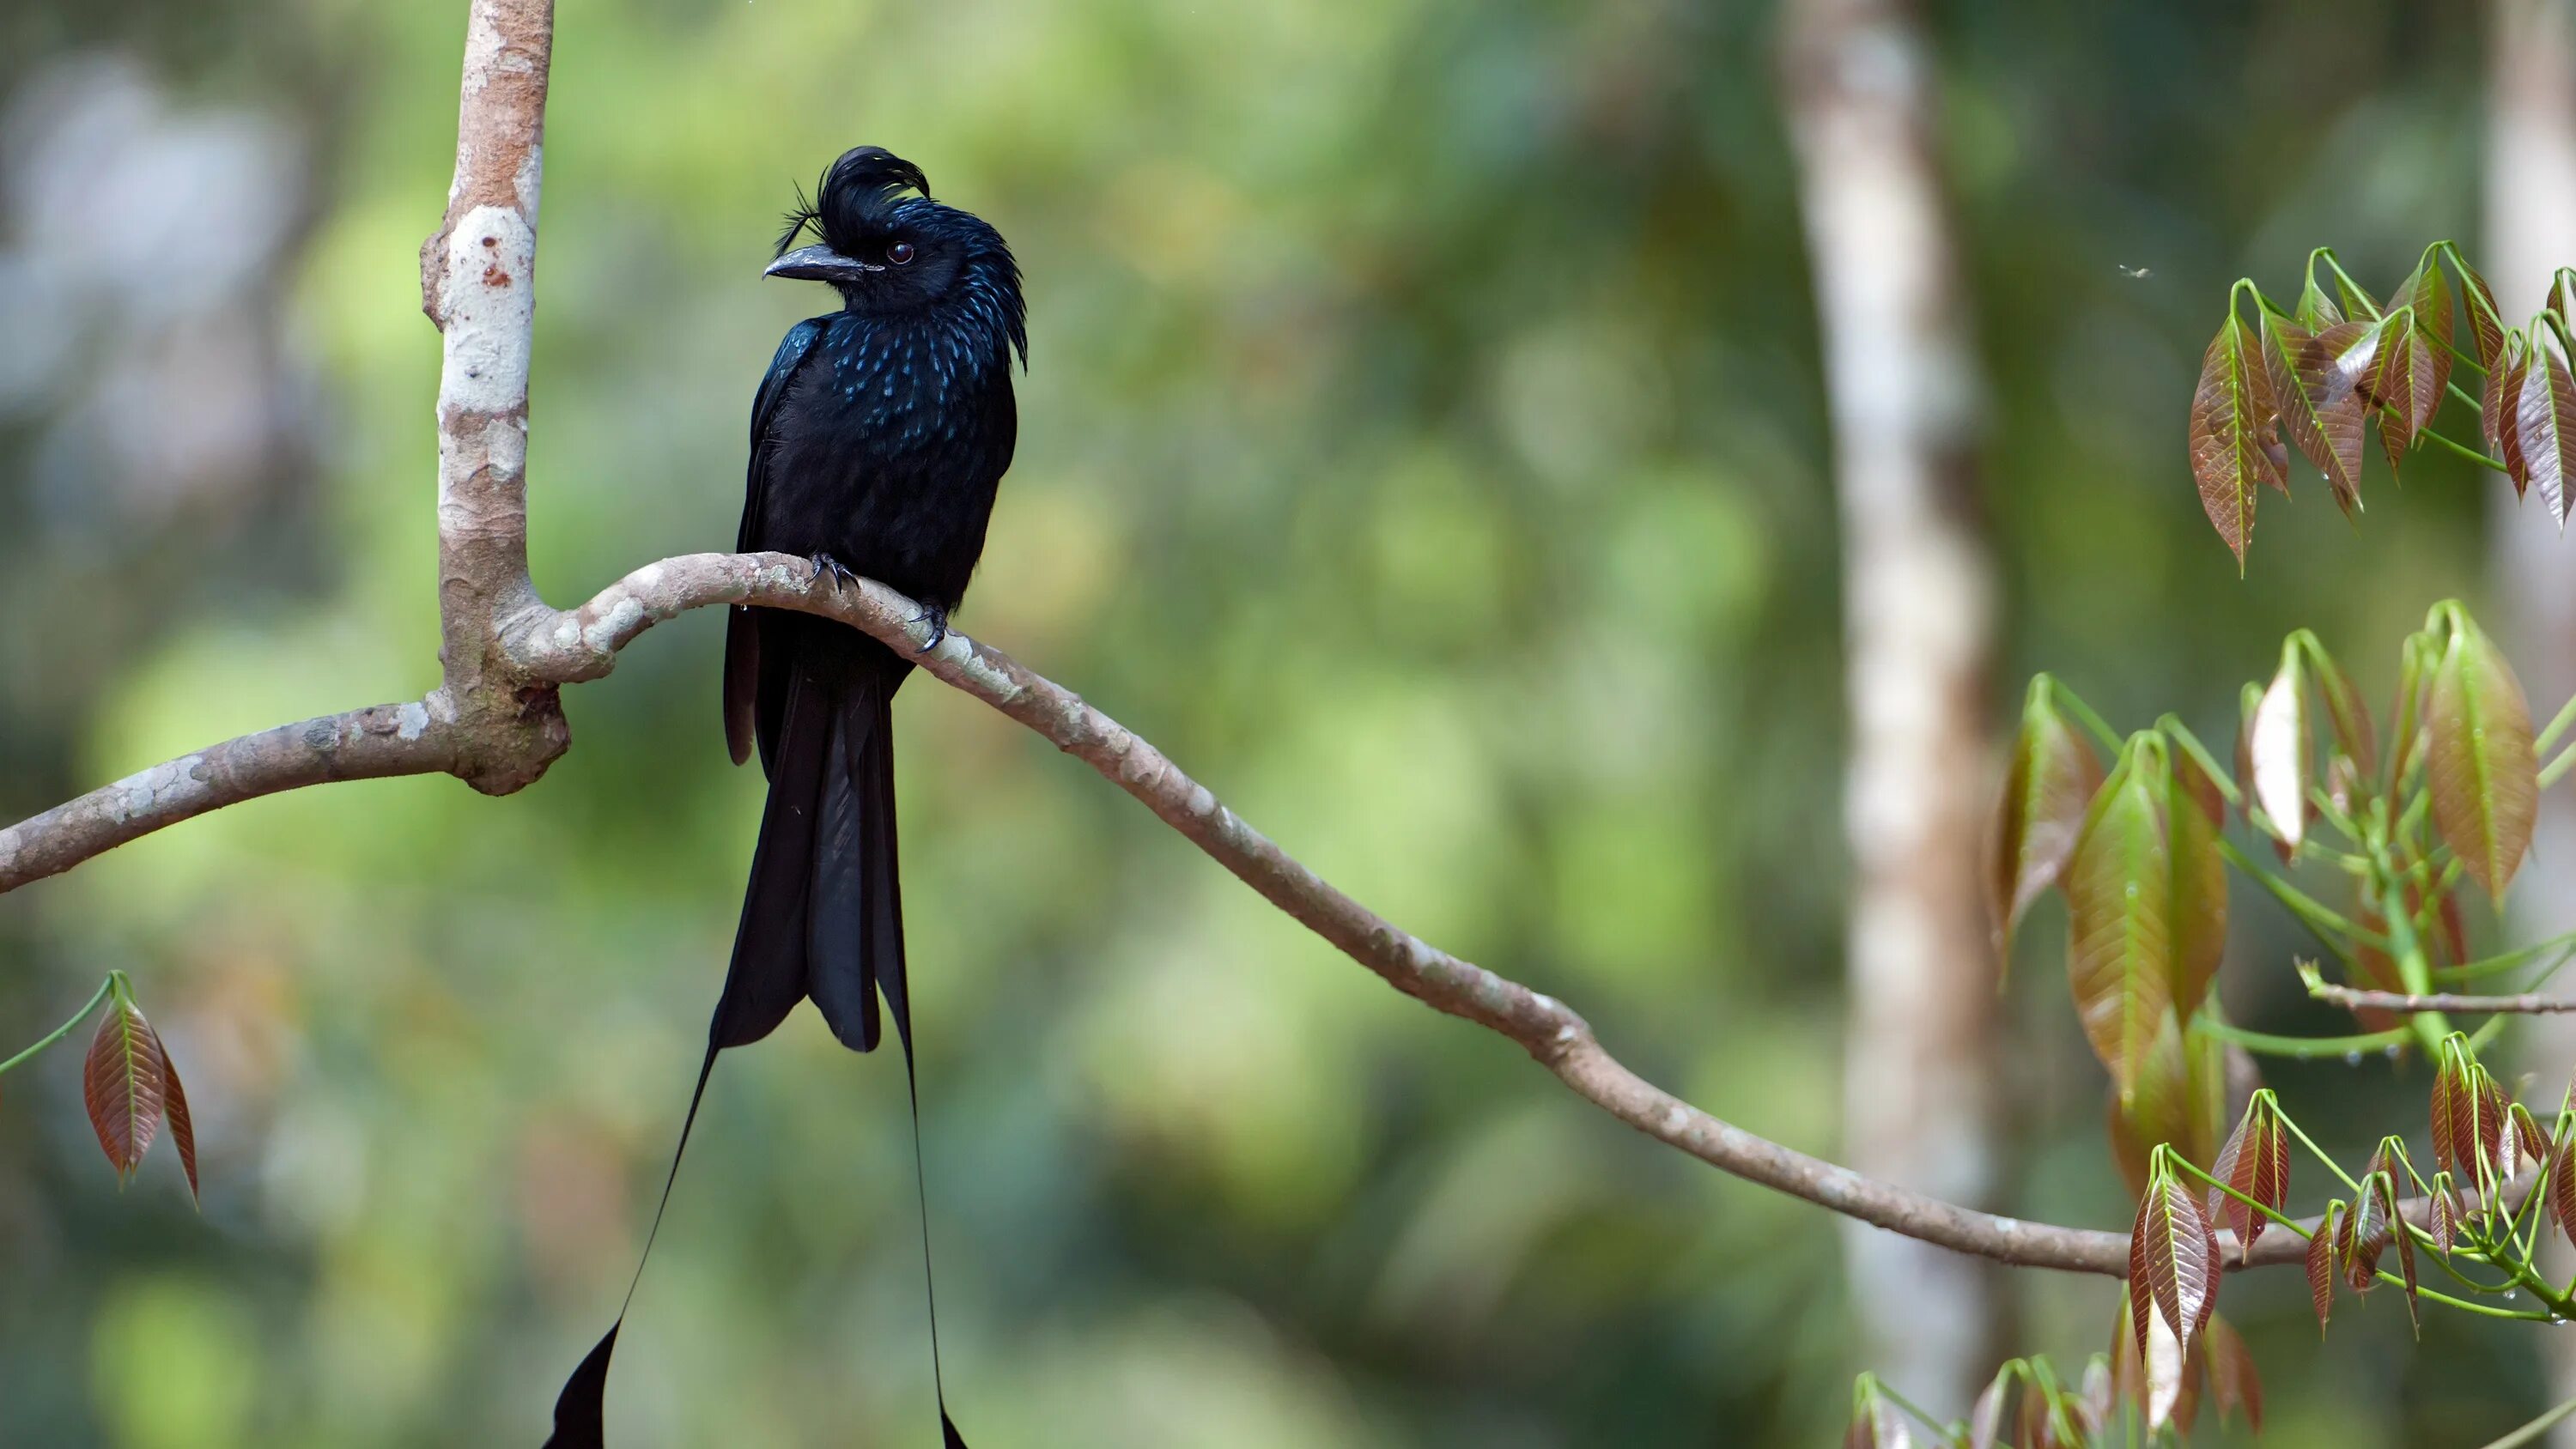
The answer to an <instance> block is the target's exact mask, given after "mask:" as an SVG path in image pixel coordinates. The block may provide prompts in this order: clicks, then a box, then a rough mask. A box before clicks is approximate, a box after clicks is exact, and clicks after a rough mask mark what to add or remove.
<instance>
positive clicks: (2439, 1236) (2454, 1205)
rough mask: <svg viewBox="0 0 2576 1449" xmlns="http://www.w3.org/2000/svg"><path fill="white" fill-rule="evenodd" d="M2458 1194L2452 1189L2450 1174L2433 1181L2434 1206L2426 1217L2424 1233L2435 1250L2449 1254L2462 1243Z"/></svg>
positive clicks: (2444, 1174)
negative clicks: (2431, 1241) (2430, 1240)
mask: <svg viewBox="0 0 2576 1449" xmlns="http://www.w3.org/2000/svg"><path fill="white" fill-rule="evenodd" d="M2457 1199H2458V1194H2457V1193H2456V1192H2454V1191H2453V1190H2452V1188H2451V1179H2450V1174H2448V1173H2442V1174H2439V1175H2437V1176H2436V1177H2435V1178H2434V1179H2433V1206H2432V1207H2431V1209H2430V1210H2428V1211H2427V1212H2426V1213H2425V1215H2424V1232H2425V1234H2426V1236H2428V1237H2430V1238H2431V1239H2432V1240H2433V1247H2434V1250H2435V1251H2437V1252H2443V1253H2447V1252H2449V1251H2451V1249H2452V1248H2453V1247H2455V1246H2457V1245H2458V1243H2459V1241H2460V1209H2459V1203H2458V1201H2457Z"/></svg>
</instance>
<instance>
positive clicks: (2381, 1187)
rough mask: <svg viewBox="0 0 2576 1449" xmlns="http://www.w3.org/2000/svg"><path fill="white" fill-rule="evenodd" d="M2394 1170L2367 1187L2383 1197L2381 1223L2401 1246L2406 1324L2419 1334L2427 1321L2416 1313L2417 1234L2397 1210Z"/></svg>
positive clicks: (2399, 1258) (2380, 1173)
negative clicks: (2409, 1229) (2408, 1228)
mask: <svg viewBox="0 0 2576 1449" xmlns="http://www.w3.org/2000/svg"><path fill="white" fill-rule="evenodd" d="M2394 1173H2395V1169H2394V1168H2386V1169H2382V1170H2380V1171H2378V1172H2376V1173H2374V1174H2373V1175H2372V1176H2371V1177H2370V1179H2369V1180H2368V1181H2367V1182H2366V1183H2365V1184H2364V1186H2366V1187H2368V1188H2369V1189H2370V1190H2371V1191H2372V1192H2374V1193H2376V1194H2378V1197H2379V1214H2378V1216H2379V1221H2380V1224H2381V1225H2382V1230H2383V1231H2384V1232H2386V1234H2387V1235H2388V1239H2389V1241H2391V1242H2393V1243H2394V1244H2395V1245H2396V1247H2397V1279H2398V1281H2399V1282H2400V1283H2401V1284H2403V1285H2404V1286H2405V1289H2406V1321H2407V1322H2409V1323H2411V1324H2413V1325H2414V1326H2415V1332H2416V1333H2417V1335H2419V1336H2420V1335H2422V1333H2423V1331H2424V1320H2423V1319H2422V1318H2421V1317H2419V1316H2418V1315H2417V1313H2416V1311H2415V1293H2416V1289H2417V1286H2418V1285H2417V1284H2416V1281H2415V1235H2414V1234H2412V1233H2410V1232H2408V1231H2406V1219H2405V1218H2404V1217H2402V1216H2400V1215H2399V1212H2398V1208H2397V1179H2396V1177H2395V1175H2394Z"/></svg>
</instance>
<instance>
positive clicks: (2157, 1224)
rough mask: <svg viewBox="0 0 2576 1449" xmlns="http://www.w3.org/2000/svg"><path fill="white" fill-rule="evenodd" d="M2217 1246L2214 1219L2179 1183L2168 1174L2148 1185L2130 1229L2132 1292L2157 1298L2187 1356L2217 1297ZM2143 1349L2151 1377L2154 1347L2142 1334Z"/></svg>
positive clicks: (2162, 1312) (2150, 1339) (2153, 1365)
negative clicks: (2211, 1223) (2211, 1220)
mask: <svg viewBox="0 0 2576 1449" xmlns="http://www.w3.org/2000/svg"><path fill="white" fill-rule="evenodd" d="M2215 1247H2216V1244H2215V1243H2214V1241H2213V1240H2212V1238H2211V1235H2210V1231H2209V1219H2208V1218H2206V1217H2205V1216H2203V1215H2202V1213H2201V1210H2200V1203H2199V1202H2198V1201H2197V1200H2196V1199H2194V1198H2193V1197H2192V1195H2191V1194H2190V1193H2189V1192H2186V1191H2184V1190H2183V1187H2182V1185H2181V1184H2180V1183H2178V1182H2175V1181H2174V1180H2173V1179H2172V1177H2171V1175H2170V1174H2167V1175H2163V1176H2161V1177H2159V1178H2158V1179H2157V1180H2156V1181H2155V1182H2152V1183H2150V1184H2148V1187H2147V1195H2146V1197H2145V1198H2144V1199H2143V1200H2141V1201H2140V1202H2139V1204H2138V1216H2137V1218H2136V1220H2135V1221H2134V1222H2133V1223H2132V1224H2131V1225H2130V1228H2129V1290H2130V1292H2132V1293H2144V1294H2146V1295H2147V1296H2148V1297H2149V1298H2150V1299H2152V1300H2153V1301H2154V1304H2155V1308H2156V1312H2157V1314H2158V1315H2159V1316H2160V1317H2161V1318H2163V1320H2164V1322H2165V1325H2166V1326H2167V1327H2169V1328H2171V1329H2172V1330H2173V1332H2174V1338H2175V1340H2176V1344H2177V1347H2178V1348H2179V1350H2180V1351H2181V1353H2182V1355H2183V1356H2185V1357H2188V1356H2189V1354H2190V1352H2191V1345H2192V1342H2193V1340H2194V1338H2195V1337H2196V1336H2197V1335H2198V1333H2199V1332H2200V1325H2201V1322H2202V1320H2204V1319H2205V1318H2207V1317H2208V1315H2209V1310H2210V1307H2211V1305H2212V1303H2213V1301H2214V1293H2213V1289H2214V1286H2215V1284H2216V1282H2217V1275H2216V1273H2215V1272H2214V1271H2213V1270H2214V1267H2215V1264H2214V1262H2213V1260H2214V1259H2215V1258H2216V1256H2217V1255H2216V1252H2215V1251H2214V1250H2215ZM2133 1318H2134V1312H2133ZM2138 1351H2139V1353H2140V1354H2141V1355H2144V1356H2146V1357H2147V1362H2148V1368H2149V1377H2150V1378H2152V1377H2153V1376H2154V1368H2155V1363H2154V1358H2153V1355H2154V1353H2155V1345H2154V1341H2153V1339H2152V1338H2151V1337H2148V1336H2146V1335H2144V1333H2143V1332H2142V1334H2141V1337H2140V1338H2139V1341H2138Z"/></svg>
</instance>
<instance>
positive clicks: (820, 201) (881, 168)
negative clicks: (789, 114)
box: [778, 146, 930, 256]
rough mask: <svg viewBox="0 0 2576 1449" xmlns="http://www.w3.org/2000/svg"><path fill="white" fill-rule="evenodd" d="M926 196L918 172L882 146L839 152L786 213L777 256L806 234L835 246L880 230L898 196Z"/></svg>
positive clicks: (927, 189) (926, 183)
mask: <svg viewBox="0 0 2576 1449" xmlns="http://www.w3.org/2000/svg"><path fill="white" fill-rule="evenodd" d="M907 190H909V191H918V192H920V193H921V194H922V196H924V197H925V198H926V197H928V196H929V195H930V178H928V177H926V176H924V175H922V174H921V168H920V167H918V166H915V165H913V164H912V163H911V162H909V161H906V160H905V159H903V158H902V157H900V156H897V155H896V154H894V153H893V152H892V151H889V150H887V149H886V148H884V147H883V146H853V147H851V148H850V149H849V150H847V151H844V152H842V153H841V157H840V159H839V160H837V161H834V162H833V163H832V164H831V165H830V166H829V167H828V168H826V169H825V170H824V172H823V175H822V176H821V178H820V179H818V180H817V181H816V182H815V183H814V194H813V195H812V196H811V197H808V196H807V195H806V194H805V192H804V190H803V189H802V188H799V189H798V190H797V193H796V204H795V205H794V206H792V207H790V208H788V211H787V229H786V230H784V231H782V232H780V233H779V234H778V253H779V255H782V256H783V255H785V254H786V252H787V250H788V248H790V247H793V246H794V245H796V239H797V238H798V237H801V236H803V235H804V234H805V233H806V232H808V231H811V232H812V233H814V238H815V240H817V241H822V242H829V243H831V244H832V245H833V246H835V247H846V246H848V245H850V243H851V241H852V239H853V238H856V237H859V236H862V235H865V234H866V233H867V232H869V231H871V230H874V229H876V228H878V227H881V226H882V225H884V223H885V221H886V220H887V217H888V214H889V213H890V212H891V211H892V210H893V207H894V204H895V201H896V193H898V192H902V191H907Z"/></svg>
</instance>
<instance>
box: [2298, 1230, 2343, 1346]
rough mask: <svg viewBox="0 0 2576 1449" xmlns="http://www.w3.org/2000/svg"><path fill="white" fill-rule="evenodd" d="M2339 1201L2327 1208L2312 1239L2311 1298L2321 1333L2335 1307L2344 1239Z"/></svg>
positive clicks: (2310, 1256)
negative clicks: (2339, 1251) (2338, 1258)
mask: <svg viewBox="0 0 2576 1449" xmlns="http://www.w3.org/2000/svg"><path fill="white" fill-rule="evenodd" d="M2341 1207H2342V1204H2340V1203H2338V1204H2336V1205H2334V1206H2333V1207H2329V1208H2327V1209H2326V1215H2325V1216H2324V1217H2323V1218H2321V1219H2319V1220H2318V1222H2317V1234H2316V1236H2315V1237H2313V1238H2310V1239H2308V1254H2307V1259H2308V1298H2309V1300H2310V1301H2311V1302H2313V1303H2314V1304H2315V1305H2316V1310H2317V1332H2319V1333H2321V1334H2322V1333H2324V1332H2325V1329H2326V1317H2327V1315H2328V1314H2330V1313H2331V1312H2333V1310H2334V1280H2335V1245H2336V1244H2337V1243H2338V1242H2340V1241H2342V1240H2343V1237H2344V1233H2343V1230H2342V1225H2341V1224H2340V1223H2339V1222H2338V1221H2337V1220H2338V1219H2339V1218H2340V1217H2341V1216H2342V1213H2341V1211H2340V1209H2341Z"/></svg>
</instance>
